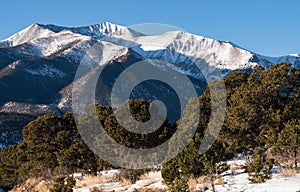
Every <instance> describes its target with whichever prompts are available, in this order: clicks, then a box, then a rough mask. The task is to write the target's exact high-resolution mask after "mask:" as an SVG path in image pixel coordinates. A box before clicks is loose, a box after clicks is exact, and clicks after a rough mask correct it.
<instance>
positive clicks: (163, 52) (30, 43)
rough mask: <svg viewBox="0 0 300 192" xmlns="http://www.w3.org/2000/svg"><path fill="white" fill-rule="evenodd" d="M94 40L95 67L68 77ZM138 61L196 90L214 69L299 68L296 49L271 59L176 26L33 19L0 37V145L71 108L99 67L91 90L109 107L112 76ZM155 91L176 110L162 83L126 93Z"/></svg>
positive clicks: (155, 96) (224, 71)
mask: <svg viewBox="0 0 300 192" xmlns="http://www.w3.org/2000/svg"><path fill="white" fill-rule="evenodd" d="M96 43H97V46H100V48H101V57H100V58H98V59H97V64H96V65H93V62H90V63H89V62H87V64H86V66H85V67H86V68H85V70H84V71H85V73H83V74H82V77H81V78H79V79H76V80H74V77H75V74H76V71H77V68H78V66H79V65H80V63H81V61H82V60H83V59H84V58H85V59H86V57H85V55H86V53H87V52H89V50H90V48H91V47H92V46H93V45H96ZM90 59H91V58H90ZM91 60H93V59H91ZM153 60H154V61H157V62H152V61H153ZM140 61H146V62H147V64H148V65H151V66H153V67H155V68H157V70H159V71H161V72H163V71H167V70H172V71H174V74H175V76H177V75H185V76H187V77H188V78H189V79H190V81H191V82H192V83H193V85H194V87H195V88H196V91H197V94H198V95H201V94H202V93H203V91H204V89H205V85H206V83H207V81H210V80H212V79H213V78H218V77H214V76H213V75H212V74H213V72H214V71H215V70H218V71H219V72H220V73H221V76H226V75H228V74H229V73H230V72H232V71H235V70H245V71H247V70H251V69H253V68H254V67H255V66H263V67H265V68H268V67H269V66H270V65H271V64H273V63H278V62H290V63H292V64H293V65H294V66H300V57H299V55H298V54H291V55H288V56H283V57H278V58H271V57H266V56H262V55H259V54H256V53H253V52H250V51H247V50H246V49H243V48H240V47H238V46H236V45H235V44H233V43H231V42H223V41H218V40H214V39H210V38H205V37H202V36H198V35H194V34H190V33H186V32H183V31H171V32H167V33H164V34H162V35H158V36H146V35H143V34H141V33H139V32H137V31H134V30H132V29H130V28H128V27H124V26H119V25H115V24H111V23H108V22H105V23H101V24H97V25H91V26H86V27H77V28H69V27H60V26H55V25H42V24H33V25H31V26H29V27H28V28H26V29H24V30H22V31H20V32H18V33H16V34H15V35H13V36H11V37H9V38H8V39H5V40H3V41H0V90H1V92H0V145H8V144H13V143H16V142H18V141H20V140H21V130H22V127H23V126H24V125H26V123H28V122H29V121H31V120H33V119H34V118H36V117H37V116H40V115H43V114H46V113H54V114H57V115H63V114H64V113H66V112H69V111H71V97H72V85H73V84H74V83H78V81H82V82H83V83H84V82H88V81H87V79H89V78H92V77H93V74H94V73H95V71H97V70H103V71H102V73H101V74H102V75H101V77H100V78H99V79H98V81H99V82H98V84H97V90H99V91H101V94H100V95H97V100H98V101H99V102H100V103H101V104H103V105H108V104H110V100H109V98H110V94H111V90H112V87H113V83H114V82H115V80H116V79H117V77H118V76H119V75H120V74H121V73H122V71H124V70H125V69H126V68H127V67H129V66H131V65H132V64H133V63H136V62H140ZM199 66H200V69H201V70H199ZM206 74H209V75H211V76H210V78H207V77H206ZM74 81H75V82H74ZM125 88H126V86H125V85H124V89H125ZM181 91H183V92H184V87H182V90H181ZM162 93H164V94H165V97H168V98H174V99H171V101H169V102H170V106H174V108H173V109H174V110H175V107H176V105H177V104H178V103H177V102H178V100H177V99H176V98H175V95H174V93H173V92H172V89H168V88H167V87H166V85H164V84H163V83H159V82H158V83H153V82H145V83H144V84H143V85H142V86H139V87H137V89H135V90H134V91H133V92H132V94H131V96H130V97H131V98H139V97H143V98H146V99H151V100H155V99H159V97H160V96H161V95H162ZM173 109H172V110H173ZM173 115H174V114H173Z"/></svg>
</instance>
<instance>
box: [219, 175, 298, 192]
mask: <svg viewBox="0 0 300 192" xmlns="http://www.w3.org/2000/svg"><path fill="white" fill-rule="evenodd" d="M224 181H225V182H227V183H226V184H223V185H216V190H217V191H218V192H227V191H232V192H296V191H298V190H300V174H297V175H295V176H292V177H282V176H281V175H280V174H278V173H276V174H273V177H272V179H271V180H268V181H267V182H265V183H259V184H251V183H250V182H249V180H248V174H247V173H241V174H238V175H226V176H224Z"/></svg>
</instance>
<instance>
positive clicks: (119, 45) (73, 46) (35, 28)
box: [0, 22, 300, 70]
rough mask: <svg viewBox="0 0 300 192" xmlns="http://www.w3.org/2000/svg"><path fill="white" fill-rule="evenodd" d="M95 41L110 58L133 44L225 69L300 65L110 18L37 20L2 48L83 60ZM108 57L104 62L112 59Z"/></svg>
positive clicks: (295, 59)
mask: <svg viewBox="0 0 300 192" xmlns="http://www.w3.org/2000/svg"><path fill="white" fill-rule="evenodd" d="M92 41H93V42H96V41H98V42H100V43H102V44H103V47H104V48H103V55H107V56H108V55H109V57H107V59H111V58H116V57H118V56H122V55H120V54H125V53H126V50H124V49H126V48H132V49H133V50H136V51H137V52H138V53H139V54H140V55H142V56H143V57H144V58H150V59H163V60H165V61H167V62H173V63H174V62H175V63H177V64H178V63H184V62H185V61H186V60H190V59H192V60H197V59H201V60H203V61H205V62H206V63H207V64H208V65H209V66H210V67H213V68H219V69H225V70H239V69H249V68H254V67H255V66H257V65H261V66H264V67H267V68H268V67H269V66H270V65H271V64H274V63H278V62H291V63H292V64H293V65H297V66H300V57H299V54H291V55H287V56H282V57H268V56H263V55H259V54H256V53H254V52H251V51H249V50H247V49H244V48H241V47H239V46H238V45H236V44H234V43H232V42H230V41H219V40H215V39H211V38H206V37H203V36H199V35H194V34H191V33H187V32H183V31H170V32H166V33H163V34H161V35H156V36H146V35H143V34H141V33H139V32H136V31H134V30H133V29H131V28H128V27H124V26H121V25H116V24H112V23H109V22H104V23H101V24H95V25H90V26H84V27H61V26H56V25H44V24H33V25H31V26H29V27H27V28H26V29H24V30H22V31H20V32H18V33H16V34H15V35H13V36H11V37H9V38H7V39H5V40H3V41H0V48H7V47H15V46H18V45H22V44H25V43H27V44H30V45H32V46H34V47H35V50H38V51H39V52H40V53H42V55H41V56H50V55H53V54H57V53H60V54H61V52H62V51H63V55H72V57H76V58H78V59H79V60H80V58H82V57H81V56H79V55H84V54H85V51H86V50H87V49H88V48H89V47H90V45H91V44H92V43H91V42H92ZM105 47H106V48H105ZM33 50H34V49H33ZM74 50H75V51H74ZM105 51H109V53H105ZM112 56H113V57H112ZM107 59H104V60H103V63H102V64H104V63H106V62H108V60H107ZM187 64H188V63H187ZM208 70H210V69H208Z"/></svg>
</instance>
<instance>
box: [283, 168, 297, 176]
mask: <svg viewBox="0 0 300 192" xmlns="http://www.w3.org/2000/svg"><path fill="white" fill-rule="evenodd" d="M296 174H297V170H296V169H283V170H282V172H281V173H280V175H281V176H282V177H292V176H295V175H296Z"/></svg>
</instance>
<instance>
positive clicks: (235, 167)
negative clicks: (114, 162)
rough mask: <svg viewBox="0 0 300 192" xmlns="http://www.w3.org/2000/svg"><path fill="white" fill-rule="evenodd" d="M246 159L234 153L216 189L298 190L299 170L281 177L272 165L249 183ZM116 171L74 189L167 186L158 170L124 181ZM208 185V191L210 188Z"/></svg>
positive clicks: (241, 191)
mask: <svg viewBox="0 0 300 192" xmlns="http://www.w3.org/2000/svg"><path fill="white" fill-rule="evenodd" d="M246 163H247V161H246V159H245V158H244V157H237V158H235V159H232V160H230V161H227V164H228V165H229V166H230V170H227V171H225V172H224V173H222V174H220V175H219V176H220V177H223V179H224V184H221V185H218V184H216V185H215V186H216V191H217V192H228V191H232V192H297V191H299V190H300V174H296V175H294V176H290V177H284V176H282V175H281V174H280V170H281V169H280V167H274V168H273V170H272V172H273V177H272V179H270V180H268V181H267V182H265V183H259V184H252V183H250V182H249V180H248V174H247V173H246V172H245V169H241V167H243V166H245V165H246ZM117 174H119V170H109V171H102V172H100V173H99V175H101V176H102V177H103V178H104V181H108V182H104V183H102V184H95V185H91V186H86V187H82V188H78V189H74V192H90V191H92V190H93V189H95V188H97V189H100V190H101V191H116V192H118V191H119V192H120V191H127V192H132V191H134V190H135V189H167V186H166V185H165V184H164V183H163V178H162V176H161V172H160V171H151V172H149V173H148V174H147V175H144V176H143V177H142V179H141V180H139V181H137V182H136V183H135V184H131V185H128V184H124V183H122V182H120V181H116V180H115V179H114V178H115V177H116V175H117ZM203 186H210V185H209V184H197V188H198V189H201V188H203ZM211 191H212V190H211V188H210V189H208V190H207V192H211Z"/></svg>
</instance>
